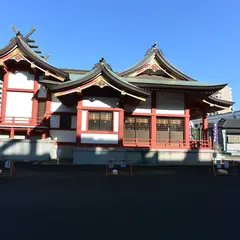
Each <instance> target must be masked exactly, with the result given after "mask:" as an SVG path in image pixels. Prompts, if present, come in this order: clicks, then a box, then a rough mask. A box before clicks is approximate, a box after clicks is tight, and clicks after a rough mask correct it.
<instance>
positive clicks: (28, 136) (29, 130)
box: [27, 128, 31, 138]
mask: <svg viewBox="0 0 240 240" xmlns="http://www.w3.org/2000/svg"><path fill="white" fill-rule="evenodd" d="M30 135H31V129H30V128H28V129H27V138H30Z"/></svg>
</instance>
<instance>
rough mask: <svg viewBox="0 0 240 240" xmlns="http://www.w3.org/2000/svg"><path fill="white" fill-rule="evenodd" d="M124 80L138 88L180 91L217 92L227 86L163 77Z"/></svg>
mask: <svg viewBox="0 0 240 240" xmlns="http://www.w3.org/2000/svg"><path fill="white" fill-rule="evenodd" d="M125 80H126V81H127V82H129V83H132V84H134V85H136V86H139V87H152V88H154V87H157V88H159V87H164V88H181V89H197V88H198V89H199V90H200V89H202V90H213V91H218V90H220V89H222V88H224V87H225V86H226V85H227V84H225V83H205V82H197V81H194V82H193V81H192V82H188V81H183V80H177V81H176V80H173V79H169V78H164V77H158V78H154V77H127V78H125Z"/></svg>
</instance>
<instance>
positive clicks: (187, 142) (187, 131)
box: [184, 108, 190, 148]
mask: <svg viewBox="0 0 240 240" xmlns="http://www.w3.org/2000/svg"><path fill="white" fill-rule="evenodd" d="M189 124H190V110H189V109H188V108H186V109H185V121H184V140H185V145H186V147H187V148H189V147H190V128H189Z"/></svg>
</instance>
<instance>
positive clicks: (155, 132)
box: [151, 92, 157, 148]
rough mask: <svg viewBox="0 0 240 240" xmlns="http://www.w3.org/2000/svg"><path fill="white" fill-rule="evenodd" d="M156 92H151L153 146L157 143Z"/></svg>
mask: <svg viewBox="0 0 240 240" xmlns="http://www.w3.org/2000/svg"><path fill="white" fill-rule="evenodd" d="M156 104H157V103H156V92H153V93H152V101H151V107H152V111H151V113H152V115H151V147H152V148H154V147H156V145H157V116H156Z"/></svg>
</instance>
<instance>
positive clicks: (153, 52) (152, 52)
mask: <svg viewBox="0 0 240 240" xmlns="http://www.w3.org/2000/svg"><path fill="white" fill-rule="evenodd" d="M153 59H156V61H157V62H158V63H159V64H160V66H161V67H162V68H163V69H164V70H167V71H168V72H169V73H172V74H173V75H174V76H176V78H177V79H180V80H185V81H196V80H195V79H193V78H191V77H189V76H187V75H186V74H184V73H183V72H182V71H180V70H179V69H177V68H176V67H175V66H174V65H173V64H171V63H170V62H169V61H168V60H167V59H166V58H165V57H164V55H163V53H162V51H161V50H159V49H158V48H157V45H156V43H155V44H154V45H153V46H152V48H150V49H149V50H148V51H147V53H146V55H145V56H144V58H143V59H141V60H140V61H139V62H137V63H136V64H134V65H133V66H131V67H130V68H128V69H126V70H124V71H122V72H120V73H119V75H120V76H126V77H127V76H129V75H130V74H132V73H134V72H136V71H138V70H140V69H141V68H143V67H144V66H146V65H147V64H148V63H150V62H151V61H152V60H153Z"/></svg>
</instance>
